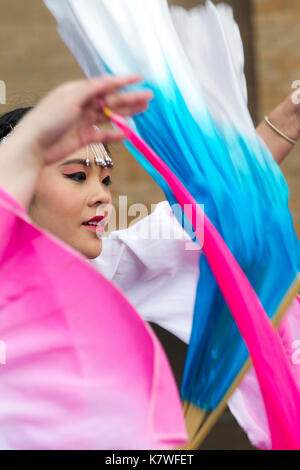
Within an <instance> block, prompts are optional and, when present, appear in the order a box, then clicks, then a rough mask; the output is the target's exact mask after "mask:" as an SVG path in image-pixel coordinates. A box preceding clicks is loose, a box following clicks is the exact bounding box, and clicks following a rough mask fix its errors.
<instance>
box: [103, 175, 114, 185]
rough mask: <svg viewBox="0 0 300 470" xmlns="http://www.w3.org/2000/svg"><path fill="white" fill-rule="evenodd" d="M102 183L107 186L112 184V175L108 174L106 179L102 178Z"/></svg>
mask: <svg viewBox="0 0 300 470" xmlns="http://www.w3.org/2000/svg"><path fill="white" fill-rule="evenodd" d="M102 183H103V184H104V185H105V186H110V185H111V184H112V180H111V179H110V176H107V177H106V178H104V180H102Z"/></svg>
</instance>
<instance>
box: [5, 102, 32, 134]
mask: <svg viewBox="0 0 300 470" xmlns="http://www.w3.org/2000/svg"><path fill="white" fill-rule="evenodd" d="M31 109H32V107H28V108H17V109H13V110H12V111H9V112H8V113H5V114H3V115H2V116H0V140H1V139H3V137H6V136H7V135H8V134H9V133H10V132H11V131H12V130H13V128H14V127H15V126H16V125H17V124H18V122H19V121H20V120H21V119H22V117H23V116H25V114H26V113H28V111H30V110H31Z"/></svg>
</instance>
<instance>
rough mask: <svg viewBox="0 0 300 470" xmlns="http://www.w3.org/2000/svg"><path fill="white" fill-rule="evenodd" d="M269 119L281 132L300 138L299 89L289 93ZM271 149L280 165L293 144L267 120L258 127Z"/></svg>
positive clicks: (296, 138)
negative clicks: (269, 124) (270, 125)
mask: <svg viewBox="0 0 300 470" xmlns="http://www.w3.org/2000/svg"><path fill="white" fill-rule="evenodd" d="M268 116H269V119H270V121H271V123H272V124H274V125H275V126H276V127H277V128H278V129H280V131H281V132H283V133H284V134H285V135H286V136H288V137H290V138H291V139H294V140H296V141H297V140H299V139H300V92H299V89H298V90H296V91H295V92H293V93H292V94H291V95H289V96H288V97H287V98H286V99H285V100H284V101H282V102H281V103H280V104H279V105H278V106H277V107H276V108H275V109H274V110H273V111H271V112H270V113H269V115H268ZM256 131H257V133H258V134H259V135H260V136H261V138H262V139H263V140H264V142H265V144H266V145H267V146H268V148H269V150H270V151H271V153H272V155H273V157H274V160H275V161H276V162H277V163H278V164H279V165H280V164H281V163H282V162H283V161H284V159H285V158H286V157H287V155H289V153H290V152H291V150H292V149H293V147H294V146H293V144H291V143H290V142H288V141H287V140H285V139H284V138H283V137H281V136H280V135H279V134H278V133H276V132H275V131H274V130H273V129H271V127H269V126H268V124H267V123H266V122H265V121H262V122H261V123H260V124H259V126H258V127H257V128H256Z"/></svg>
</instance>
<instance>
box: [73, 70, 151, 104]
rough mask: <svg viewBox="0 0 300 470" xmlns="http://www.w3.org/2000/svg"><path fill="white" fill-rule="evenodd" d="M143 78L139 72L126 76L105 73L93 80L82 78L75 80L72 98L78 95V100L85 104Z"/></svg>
mask: <svg viewBox="0 0 300 470" xmlns="http://www.w3.org/2000/svg"><path fill="white" fill-rule="evenodd" d="M141 80H142V77H141V75H139V74H135V75H128V76H125V77H114V76H112V75H105V76H102V77H97V78H93V79H91V80H80V81H78V82H74V89H73V90H72V98H73V96H74V95H76V96H77V100H78V102H79V103H80V104H84V103H87V102H88V101H89V100H91V99H92V98H94V97H96V96H98V97H100V96H105V95H106V94H108V93H111V92H113V91H115V90H118V89H119V88H123V87H125V86H128V85H132V84H134V83H138V82H140V81H141Z"/></svg>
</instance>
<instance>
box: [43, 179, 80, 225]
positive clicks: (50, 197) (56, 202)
mask: <svg viewBox="0 0 300 470" xmlns="http://www.w3.org/2000/svg"><path fill="white" fill-rule="evenodd" d="M34 206H35V208H36V210H37V211H38V212H39V215H40V217H42V218H43V219H44V218H45V217H49V218H51V219H55V220H57V221H58V219H59V218H60V217H63V218H64V222H67V220H68V219H70V220H74V219H73V216H74V215H75V214H76V215H77V217H78V214H79V213H80V211H81V207H82V197H80V192H79V191H75V188H73V187H72V185H71V184H68V181H65V180H64V178H63V177H61V176H60V175H55V176H52V177H51V175H49V174H48V175H47V174H45V175H42V177H41V179H40V181H39V184H38V187H37V191H36V195H35V201H34Z"/></svg>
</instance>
